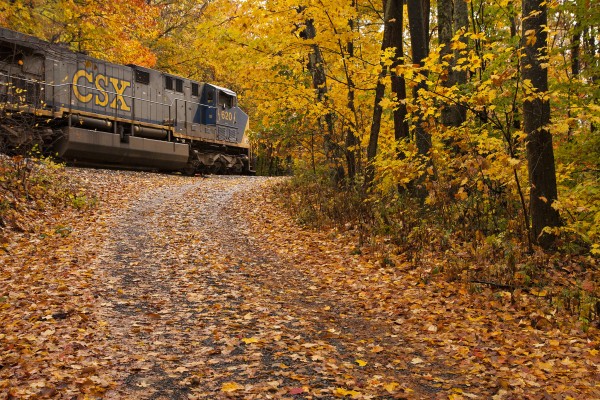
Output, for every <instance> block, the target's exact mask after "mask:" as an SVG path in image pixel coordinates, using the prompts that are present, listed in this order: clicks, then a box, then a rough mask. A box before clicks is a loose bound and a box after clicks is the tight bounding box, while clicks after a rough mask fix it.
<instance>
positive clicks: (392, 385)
mask: <svg viewBox="0 0 600 400" xmlns="http://www.w3.org/2000/svg"><path fill="white" fill-rule="evenodd" d="M398 386H400V384H399V383H398V382H390V383H387V384H385V385H383V387H384V389H385V390H387V392H388V393H392V392H394V391H395V390H396V388H397V387H398Z"/></svg>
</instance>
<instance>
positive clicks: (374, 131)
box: [365, 0, 402, 187]
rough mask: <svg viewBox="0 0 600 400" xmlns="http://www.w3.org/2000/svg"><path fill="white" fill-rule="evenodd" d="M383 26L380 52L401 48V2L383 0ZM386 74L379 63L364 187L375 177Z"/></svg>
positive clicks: (397, 0)
mask: <svg viewBox="0 0 600 400" xmlns="http://www.w3.org/2000/svg"><path fill="white" fill-rule="evenodd" d="M383 9H384V17H383V18H384V26H383V40H382V42H381V50H382V52H383V51H385V50H386V49H387V48H389V47H396V49H398V47H401V46H402V44H401V42H402V34H400V35H398V34H397V31H398V26H400V28H399V30H400V32H401V31H402V0H387V1H385V0H384V4H383ZM392 38H395V39H396V40H398V38H399V39H400V44H398V43H394V42H393V41H392ZM387 74H388V67H387V66H386V65H385V63H384V62H383V61H382V62H381V72H380V73H379V77H378V79H377V87H376V88H375V104H374V107H373V121H372V122H371V132H370V135H369V146H368V147H367V173H366V177H365V185H366V186H367V187H369V186H371V184H372V182H373V178H374V177H375V171H374V168H373V161H374V160H375V156H376V155H377V147H378V142H379V131H380V129H381V115H382V113H383V108H382V107H381V105H380V104H379V103H381V100H383V96H384V95H385V82H384V79H385V78H386V76H387Z"/></svg>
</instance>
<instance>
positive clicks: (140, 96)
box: [0, 28, 253, 174]
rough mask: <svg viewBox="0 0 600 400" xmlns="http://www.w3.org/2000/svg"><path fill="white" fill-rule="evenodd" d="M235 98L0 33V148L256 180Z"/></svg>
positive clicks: (181, 80) (229, 93) (212, 87)
mask: <svg viewBox="0 0 600 400" xmlns="http://www.w3.org/2000/svg"><path fill="white" fill-rule="evenodd" d="M247 127H248V116H247V115H246V113H244V112H243V111H242V110H241V109H240V108H239V107H238V104H237V96H236V94H235V93H234V92H233V91H231V90H229V89H226V88H222V87H219V86H216V85H212V84H208V83H203V82H197V81H194V80H190V79H185V78H182V77H180V76H175V75H172V74H167V73H163V72H160V71H157V70H153V69H149V68H144V67H140V66H137V65H119V64H114V63H110V62H107V61H103V60H99V59H96V58H92V57H90V56H88V55H86V54H81V53H75V52H72V51H70V50H68V49H67V48H66V47H64V46H63V45H56V44H51V43H48V42H45V41H43V40H40V39H37V38H35V37H32V36H28V35H25V34H22V33H19V32H15V31H12V30H9V29H5V28H0V144H2V141H3V142H4V143H3V144H4V147H10V146H12V147H15V146H19V145H22V144H24V143H25V142H27V141H31V140H32V138H33V139H35V140H37V141H38V142H39V144H40V145H43V146H44V145H45V146H51V148H52V149H53V151H54V152H56V153H58V155H59V156H60V157H62V158H63V159H65V160H71V161H74V162H79V163H90V164H100V165H114V166H128V167H140V168H148V169H157V170H168V171H185V172H187V173H191V174H193V173H195V172H214V173H246V174H249V173H252V172H253V168H252V163H251V156H252V155H251V153H250V144H249V142H248V138H247V135H246V131H247Z"/></svg>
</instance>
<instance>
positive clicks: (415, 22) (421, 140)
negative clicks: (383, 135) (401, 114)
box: [406, 0, 431, 156]
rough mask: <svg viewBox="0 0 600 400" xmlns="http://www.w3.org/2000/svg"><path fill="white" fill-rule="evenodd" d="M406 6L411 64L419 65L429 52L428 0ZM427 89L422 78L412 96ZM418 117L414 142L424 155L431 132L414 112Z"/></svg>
mask: <svg viewBox="0 0 600 400" xmlns="http://www.w3.org/2000/svg"><path fill="white" fill-rule="evenodd" d="M406 4H407V7H408V25H409V29H410V44H411V48H412V59H413V64H414V65H418V66H419V67H423V66H424V60H425V58H426V57H427V55H428V53H429V42H428V36H429V35H428V32H427V27H428V26H429V8H428V5H429V1H428V0H407V2H406ZM421 74H423V75H425V76H427V71H423V70H421ZM421 89H424V90H426V89H427V83H426V81H425V80H424V79H423V80H421V81H420V82H419V83H418V84H417V86H415V87H414V89H413V97H414V98H415V99H417V98H418V95H419V94H418V93H419V90H421ZM416 114H417V116H418V117H419V118H418V122H417V125H416V126H415V142H416V143H417V149H418V151H419V154H421V155H424V156H426V155H427V154H428V153H429V150H430V149H431V134H430V133H429V132H427V130H426V129H425V120H424V118H423V117H422V112H421V111H420V110H418V111H417V112H416Z"/></svg>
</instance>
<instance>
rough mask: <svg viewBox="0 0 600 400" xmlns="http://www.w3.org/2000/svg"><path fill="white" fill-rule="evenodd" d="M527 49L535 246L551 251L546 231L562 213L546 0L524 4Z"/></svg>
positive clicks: (525, 106)
mask: <svg viewBox="0 0 600 400" xmlns="http://www.w3.org/2000/svg"><path fill="white" fill-rule="evenodd" d="M522 4H523V35H522V37H523V42H524V43H523V49H524V56H523V58H522V59H521V63H522V65H521V69H522V74H523V75H522V76H523V81H524V82H528V81H529V82H531V88H530V89H531V91H533V93H532V94H530V95H528V97H527V98H526V99H525V100H524V102H523V131H524V132H525V134H526V135H527V167H528V172H529V184H530V186H531V188H530V198H529V201H530V202H529V208H530V214H531V223H532V234H533V238H532V239H533V240H534V242H537V243H538V244H539V245H540V246H542V248H544V249H551V248H552V247H553V245H554V242H555V235H553V234H550V233H545V232H543V229H544V228H545V227H556V226H559V225H560V217H559V214H558V211H556V210H555V209H554V208H552V203H553V202H554V201H555V200H556V199H557V197H558V195H557V189H556V170H555V166H554V150H553V148H552V135H551V134H550V131H549V130H548V124H549V123H550V103H549V101H548V100H547V97H546V96H547V92H548V70H547V69H546V68H544V67H542V62H544V61H545V58H546V57H547V54H548V51H547V38H548V34H547V33H546V31H545V28H546V27H547V24H548V17H547V9H546V2H545V1H544V0H523V3H522Z"/></svg>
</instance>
